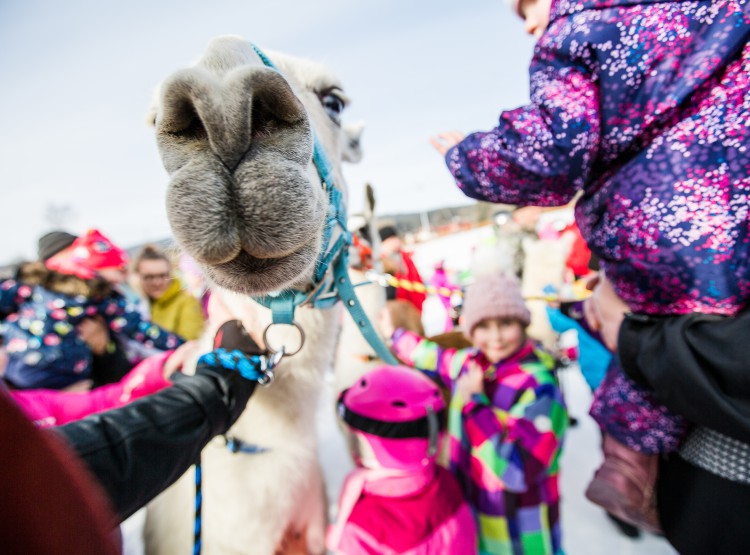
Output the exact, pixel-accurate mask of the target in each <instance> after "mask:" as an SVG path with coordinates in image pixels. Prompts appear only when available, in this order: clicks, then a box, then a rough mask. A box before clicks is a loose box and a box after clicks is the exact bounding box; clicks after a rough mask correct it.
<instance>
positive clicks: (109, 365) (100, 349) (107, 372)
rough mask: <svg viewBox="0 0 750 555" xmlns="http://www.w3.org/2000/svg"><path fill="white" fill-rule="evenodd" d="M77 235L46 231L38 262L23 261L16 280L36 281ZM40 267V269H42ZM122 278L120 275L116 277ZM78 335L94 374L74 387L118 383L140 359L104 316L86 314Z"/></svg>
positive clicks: (41, 238)
mask: <svg viewBox="0 0 750 555" xmlns="http://www.w3.org/2000/svg"><path fill="white" fill-rule="evenodd" d="M76 239H78V236H77V235H73V234H72V233H69V232H67V231H64V230H53V231H50V232H48V233H45V234H44V235H42V236H41V237H39V240H38V242H37V258H38V260H39V262H31V263H25V264H21V265H20V266H19V268H18V271H17V273H16V281H19V282H21V283H24V282H29V283H32V284H33V283H37V282H38V281H39V279H41V278H40V276H41V275H42V274H43V273H45V272H46V269H45V268H43V267H42V265H43V263H45V262H46V261H47V260H49V259H50V258H52V257H53V256H54V255H56V254H57V253H59V252H62V251H63V250H65V249H67V248H68V247H69V246H70V245H72V244H73V242H74V241H75V240H76ZM40 267H41V270H40ZM116 281H118V282H119V279H116ZM76 333H77V334H78V337H79V338H80V339H81V340H82V341H83V342H84V343H86V345H88V347H89V349H90V350H91V355H92V356H91V375H90V376H89V380H87V381H86V383H84V381H82V382H78V383H77V384H75V385H74V386H73V387H76V388H80V386H81V384H83V385H84V388H85V389H88V387H90V388H91V389H95V388H97V387H101V386H103V385H107V384H111V383H116V382H118V381H119V380H121V379H122V378H123V377H124V376H125V375H126V374H127V373H128V372H129V371H130V370H131V369H132V368H133V366H135V364H136V363H138V362H140V359H131V358H130V357H129V356H128V350H127V349H126V347H125V344H126V338H124V337H118V335H117V334H116V333H114V332H113V331H111V330H110V329H109V326H108V325H107V322H106V321H105V320H104V318H102V317H101V316H93V317H91V318H84V319H83V321H82V322H81V323H80V324H78V326H76Z"/></svg>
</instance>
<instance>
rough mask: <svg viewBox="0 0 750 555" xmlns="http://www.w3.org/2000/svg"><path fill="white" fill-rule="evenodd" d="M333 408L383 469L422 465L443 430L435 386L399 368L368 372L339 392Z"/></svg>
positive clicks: (428, 459)
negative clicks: (368, 447)
mask: <svg viewBox="0 0 750 555" xmlns="http://www.w3.org/2000/svg"><path fill="white" fill-rule="evenodd" d="M338 411H339V416H341V418H342V419H343V421H344V422H346V423H347V425H348V426H349V427H350V428H351V429H352V431H353V432H354V433H355V434H356V435H357V436H358V437H360V438H361V439H364V440H365V441H367V443H368V444H369V445H370V447H371V448H372V451H373V453H374V455H375V458H376V459H377V461H378V463H380V464H381V465H382V466H383V467H384V468H394V469H402V470H410V469H416V468H419V467H421V466H423V465H425V464H428V463H429V462H431V461H432V460H433V459H434V456H435V453H436V452H437V447H438V441H439V438H440V432H441V431H442V430H443V429H444V428H445V401H444V400H443V396H442V394H441V393H440V389H438V387H437V385H435V384H434V383H433V382H432V381H430V379H429V378H427V377H426V376H424V375H422V374H421V373H419V372H418V371H416V370H411V369H409V368H404V367H396V366H381V367H379V368H376V369H374V370H371V371H370V372H368V373H367V374H365V375H364V376H362V377H361V378H360V379H359V380H358V381H357V382H356V383H355V384H354V385H352V386H351V387H350V388H349V389H345V390H344V391H342V392H341V395H340V396H339V400H338Z"/></svg>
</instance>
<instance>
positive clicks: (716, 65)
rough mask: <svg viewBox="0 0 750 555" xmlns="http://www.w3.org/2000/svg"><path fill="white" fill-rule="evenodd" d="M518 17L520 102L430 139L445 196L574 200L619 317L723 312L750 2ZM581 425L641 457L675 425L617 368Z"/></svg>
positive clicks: (746, 279)
mask: <svg viewBox="0 0 750 555" xmlns="http://www.w3.org/2000/svg"><path fill="white" fill-rule="evenodd" d="M545 1H546V0H523V1H522V2H521V4H520V6H519V13H520V14H521V15H522V17H526V15H527V14H526V10H527V9H529V7H532V8H533V7H534V5H535V4H536V3H537V2H538V3H543V2H545ZM528 13H529V14H531V15H534V16H535V15H538V14H536V13H535V12H534V11H532V10H529V11H528ZM526 19H527V30H529V31H530V32H532V34H536V35H538V36H539V41H538V43H537V45H536V47H535V50H534V57H533V60H532V62H531V67H530V75H531V103H530V104H529V105H527V106H523V107H520V108H517V109H515V110H511V111H507V112H503V113H502V114H501V115H500V121H499V124H498V126H497V127H496V128H494V129H493V130H491V131H488V132H479V133H473V134H471V135H469V136H467V137H465V138H463V139H461V138H460V137H459V136H457V135H456V134H444V135H441V136H440V138H441V139H442V140H441V141H438V140H435V141H433V144H435V146H436V147H437V148H438V150H441V151H443V152H445V153H446V162H447V164H448V167H449V169H450V171H451V172H452V174H453V175H454V177H455V179H456V181H457V183H458V186H459V187H460V188H461V189H462V190H463V192H464V193H465V194H466V195H468V196H470V197H472V198H476V199H480V200H485V201H491V202H498V203H508V204H520V205H541V206H556V205H563V204H565V203H567V202H569V201H570V200H571V199H572V198H573V197H574V195H575V194H576V193H577V192H578V191H579V190H582V191H583V194H582V196H581V198H580V200H579V201H578V204H577V206H576V220H577V223H578V225H579V227H580V229H581V232H582V234H583V236H584V237H585V239H586V241H587V243H588V244H589V246H590V248H591V250H592V251H593V252H594V254H595V255H596V256H597V257H598V258H599V259H600V264H601V267H602V269H603V270H604V272H605V274H606V276H607V278H608V279H609V280H610V281H611V283H612V285H613V287H614V289H615V291H616V292H617V294H618V295H619V296H620V297H621V298H622V299H624V300H625V302H626V303H627V304H628V305H629V306H630V309H631V310H632V312H634V313H643V314H649V315H668V314H670V315H671V314H687V313H691V312H702V313H709V314H718V315H724V316H730V317H731V316H734V315H735V314H736V313H737V312H739V311H740V310H741V309H742V308H743V307H746V306H747V305H748V301H749V300H750V271H749V265H750V252H749V251H750V223H749V222H750V219H749V218H748V206H749V205H750V150H748V146H749V143H750V45H748V37H749V36H750V2H748V1H747V0H722V1H714V2H688V1H663V2H655V1H653V0H552V3H551V7H550V11H549V20H548V22H547V21H544V22H543V25H542V29H543V28H544V27H545V26H546V30H542V29H540V28H539V26H537V27H533V28H531V27H530V26H529V21H528V20H529V18H528V17H526ZM547 23H548V25H547ZM456 143H457V144H456ZM592 415H593V416H594V418H595V419H596V420H597V421H598V422H599V424H600V425H601V426H602V428H603V429H604V430H605V432H606V434H608V437H609V438H610V441H611V439H612V438H614V439H615V440H617V442H616V446H617V448H618V449H619V448H620V447H623V448H624V446H627V447H629V448H631V449H633V450H635V451H638V452H639V453H640V454H646V455H653V454H658V453H667V452H672V451H675V450H676V449H677V448H678V446H679V445H680V442H681V440H682V439H683V438H684V436H685V433H686V431H687V429H688V427H687V423H686V422H685V420H684V419H683V418H681V417H679V416H677V415H674V414H671V413H670V412H669V411H668V410H667V409H666V408H665V407H663V406H660V405H658V404H657V403H655V402H654V400H653V398H652V397H651V395H650V394H649V393H648V392H646V391H645V390H642V389H641V388H639V387H638V386H636V385H635V384H634V383H632V382H630V381H629V380H628V379H627V378H625V376H624V375H623V374H622V372H621V371H619V369H618V368H617V366H616V364H613V366H612V367H611V368H610V370H609V372H608V375H607V377H606V379H605V381H604V382H603V384H602V386H601V387H600V388H599V389H598V391H597V394H596V398H595V402H594V404H593V407H592ZM623 444H624V445H623ZM650 508H651V509H653V507H650ZM642 509H643V510H644V512H645V511H646V509H647V508H643V507H642ZM654 514H655V511H654ZM649 518H650V517H649ZM639 523H640V524H647V525H654V526H655V525H657V523H655V522H654V521H653V520H650V521H645V520H644V521H641V522H639Z"/></svg>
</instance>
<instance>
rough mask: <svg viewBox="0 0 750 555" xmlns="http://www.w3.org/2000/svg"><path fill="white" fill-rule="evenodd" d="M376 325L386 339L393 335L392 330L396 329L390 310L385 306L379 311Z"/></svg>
mask: <svg viewBox="0 0 750 555" xmlns="http://www.w3.org/2000/svg"><path fill="white" fill-rule="evenodd" d="M378 325H379V327H380V333H382V334H383V337H385V338H386V340H388V339H390V338H391V336H392V335H393V332H394V331H396V328H395V327H394V325H393V317H392V316H391V311H390V310H389V309H388V307H387V306H386V307H385V308H383V310H381V311H380V315H379V319H378Z"/></svg>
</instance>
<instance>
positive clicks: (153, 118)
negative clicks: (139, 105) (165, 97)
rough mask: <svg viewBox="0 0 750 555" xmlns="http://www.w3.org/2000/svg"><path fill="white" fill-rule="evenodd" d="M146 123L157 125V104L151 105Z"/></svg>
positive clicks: (152, 125) (151, 125) (150, 125)
mask: <svg viewBox="0 0 750 555" xmlns="http://www.w3.org/2000/svg"><path fill="white" fill-rule="evenodd" d="M146 125H148V126H149V127H156V106H151V108H149V110H148V113H147V114H146Z"/></svg>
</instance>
